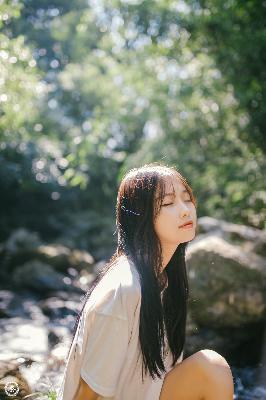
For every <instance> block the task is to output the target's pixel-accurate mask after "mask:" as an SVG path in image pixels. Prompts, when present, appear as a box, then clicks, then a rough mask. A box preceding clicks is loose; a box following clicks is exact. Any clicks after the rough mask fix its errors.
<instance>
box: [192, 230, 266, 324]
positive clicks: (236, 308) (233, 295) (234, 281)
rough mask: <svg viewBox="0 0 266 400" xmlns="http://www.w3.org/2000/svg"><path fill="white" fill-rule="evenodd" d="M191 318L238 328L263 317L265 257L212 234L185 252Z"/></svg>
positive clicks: (265, 305) (265, 304)
mask: <svg viewBox="0 0 266 400" xmlns="http://www.w3.org/2000/svg"><path fill="white" fill-rule="evenodd" d="M187 268H188V275H189V281H190V290H191V298H192V299H193V301H192V302H191V308H192V311H193V319H195V321H196V322H197V323H200V324H201V325H203V326H208V327H214V328H218V327H219V328H221V327H239V326H242V325H246V324H248V323H254V322H259V321H264V320H265V310H266V263H265V259H264V258H263V257H261V256H258V255H256V254H254V253H251V252H245V251H244V250H243V248H242V247H240V246H236V245H232V244H229V243H228V242H226V241H225V240H223V239H222V238H221V237H219V236H218V237H217V236H215V235H214V234H212V235H207V236H206V235H205V236H204V237H201V239H198V240H197V241H196V242H195V243H193V242H191V243H190V244H189V247H188V251H187Z"/></svg>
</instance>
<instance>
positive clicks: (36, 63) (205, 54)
mask: <svg viewBox="0 0 266 400" xmlns="http://www.w3.org/2000/svg"><path fill="white" fill-rule="evenodd" d="M265 19H266V1H262V0H246V1H244V2H243V1H241V0H223V1H221V0H188V1H181V0H180V1H178V0H176V1H174V0H154V1H151V0H143V1H141V0H123V1H122V0H73V1H71V2H66V1H63V0H54V1H52V0H51V1H50V0H46V1H45V0H34V1H33V0H2V1H1V2H0V44H1V47H0V187H1V197H0V202H1V207H0V267H1V269H0V279H1V287H0V289H1V290H0V334H1V343H0V360H1V362H0V398H1V399H2V398H3V399H7V398H10V397H7V396H8V395H7V393H6V389H5V385H6V382H8V381H15V382H17V383H18V386H19V393H18V395H17V396H20V397H18V398H23V397H25V396H27V395H29V394H30V393H33V392H34V393H35V395H34V396H35V397H38V396H39V397H46V398H47V397H49V398H51V399H54V398H55V391H56V389H57V387H58V385H59V383H60V377H61V374H62V370H63V367H64V363H65V357H66V353H67V351H68V348H69V344H70V340H71V332H73V328H74V322H75V318H76V316H77V313H78V311H79V309H80V305H81V303H82V299H83V298H84V293H85V291H86V289H87V288H88V286H89V284H90V282H91V281H92V280H93V278H94V276H95V273H96V272H97V271H98V270H99V269H100V268H101V267H102V266H103V265H104V262H105V261H107V260H108V259H109V257H110V256H111V255H112V253H113V252H114V250H115V246H116V241H117V238H116V234H115V203H116V195H117V189H118V185H119V182H120V180H121V178H122V176H123V174H124V173H125V172H126V171H128V170H129V169H130V168H132V167H136V166H140V165H143V164H144V163H148V162H152V161H157V162H161V163H164V164H167V165H174V166H176V168H177V169H178V170H179V171H180V172H181V173H182V174H183V175H184V176H185V177H186V179H187V181H188V183H189V184H190V185H191V186H192V189H193V191H194V194H195V196H196V198H197V201H198V209H197V214H198V227H197V229H198V231H197V235H196V238H195V240H193V241H192V242H191V243H189V247H188V252H187V266H188V273H189V281H190V289H191V294H190V304H189V315H188V326H187V340H186V347H185V357H187V356H189V355H190V354H192V353H193V352H195V351H197V350H200V349H202V348H211V349H213V350H216V351H218V352H220V353H221V354H222V355H223V356H225V357H226V358H227V360H228V362H229V363H230V365H231V366H232V372H233V375H234V383H235V399H242V400H251V399H252V400H254V399H266V329H265V328H266V262H265V255H266V223H265V220H266V218H265V217H266V207H265V203H266V187H265V171H266V168H265V167H266V163H265V151H266V139H265V133H266V115H265V100H266V68H265V65H266V51H265V49H266V46H265V45H266V27H265ZM37 392H40V394H39V395H37V394H36V393H37ZM1 396H2V397H1ZM34 396H33V395H32V397H34Z"/></svg>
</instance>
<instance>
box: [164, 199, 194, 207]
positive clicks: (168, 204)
mask: <svg viewBox="0 0 266 400" xmlns="http://www.w3.org/2000/svg"><path fill="white" fill-rule="evenodd" d="M184 201H185V203H190V202H191V201H192V200H191V199H189V200H184ZM171 204H174V203H167V204H162V207H164V206H170V205H171Z"/></svg>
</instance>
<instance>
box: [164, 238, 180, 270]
mask: <svg viewBox="0 0 266 400" xmlns="http://www.w3.org/2000/svg"><path fill="white" fill-rule="evenodd" d="M177 246H178V245H176V244H163V245H162V272H163V271H164V269H165V267H166V266H167V264H168V263H169V261H170V260H171V258H172V256H173V254H174V252H175V251H176V248H177Z"/></svg>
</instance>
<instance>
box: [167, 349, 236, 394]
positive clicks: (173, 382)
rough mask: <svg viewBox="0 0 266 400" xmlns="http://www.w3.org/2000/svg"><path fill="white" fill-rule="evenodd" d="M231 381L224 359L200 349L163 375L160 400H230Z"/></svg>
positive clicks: (232, 391) (209, 351)
mask: <svg viewBox="0 0 266 400" xmlns="http://www.w3.org/2000/svg"><path fill="white" fill-rule="evenodd" d="M233 393H234V384H233V377H232V374H231V370H230V367H229V365H228V364H227V362H226V360H225V359H224V358H223V357H222V356H221V355H220V354H218V353H216V352H215V351H213V350H201V351H198V352H197V353H195V354H193V355H191V356H190V357H188V358H186V359H185V360H184V361H182V363H180V364H177V365H176V366H175V367H174V368H173V369H172V370H171V371H169V372H168V374H166V376H165V379H164V383H163V386H162V390H161V394H160V400H233Z"/></svg>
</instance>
